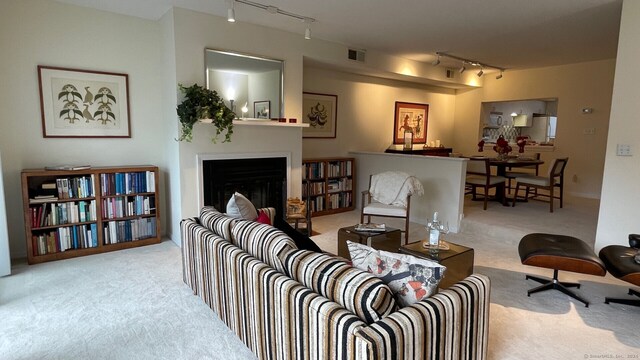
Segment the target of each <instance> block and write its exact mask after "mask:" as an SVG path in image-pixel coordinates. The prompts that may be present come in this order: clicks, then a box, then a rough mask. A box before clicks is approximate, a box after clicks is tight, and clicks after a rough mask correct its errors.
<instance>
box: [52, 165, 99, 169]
mask: <svg viewBox="0 0 640 360" xmlns="http://www.w3.org/2000/svg"><path fill="white" fill-rule="evenodd" d="M44 169H45V170H88V169H91V165H53V166H45V167H44Z"/></svg>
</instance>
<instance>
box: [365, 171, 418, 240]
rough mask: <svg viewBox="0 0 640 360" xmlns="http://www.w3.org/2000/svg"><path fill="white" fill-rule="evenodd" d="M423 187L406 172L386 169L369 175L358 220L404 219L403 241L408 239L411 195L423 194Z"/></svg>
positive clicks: (368, 221)
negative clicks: (376, 218)
mask: <svg viewBox="0 0 640 360" xmlns="http://www.w3.org/2000/svg"><path fill="white" fill-rule="evenodd" d="M423 194H424V188H423V187H422V184H421V183H420V181H419V180H418V179H417V178H416V177H415V176H411V175H409V174H407V173H404V172H400V171H387V172H383V173H380V174H375V175H371V176H370V177H369V189H368V190H365V191H363V192H362V211H361V213H360V222H361V223H364V222H365V221H364V217H365V216H366V217H367V223H370V222H371V216H380V217H391V218H403V219H405V227H404V230H403V231H402V232H403V233H404V241H403V242H402V244H403V245H404V244H406V243H407V242H408V239H409V212H410V208H411V196H412V195H418V196H420V195H423Z"/></svg>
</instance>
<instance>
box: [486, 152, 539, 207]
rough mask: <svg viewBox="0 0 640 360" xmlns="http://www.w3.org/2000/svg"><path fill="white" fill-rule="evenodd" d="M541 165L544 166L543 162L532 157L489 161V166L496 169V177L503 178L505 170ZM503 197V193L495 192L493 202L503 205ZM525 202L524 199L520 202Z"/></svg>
mask: <svg viewBox="0 0 640 360" xmlns="http://www.w3.org/2000/svg"><path fill="white" fill-rule="evenodd" d="M542 164H544V161H542V160H539V159H535V158H532V157H508V158H506V159H498V158H491V159H490V160H489V165H491V166H493V167H495V168H496V175H497V176H505V175H506V174H507V168H509V169H511V168H517V167H529V166H536V165H538V166H539V165H542ZM505 187H506V185H505ZM505 196H506V192H505V191H502V192H500V191H496V195H495V197H494V199H493V200H495V201H499V202H500V203H502V204H503V205H504V204H505V202H504V197H505ZM514 196H515V195H514ZM526 200H527V199H526V197H525V199H524V200H522V201H526ZM505 206H509V204H506V205H505Z"/></svg>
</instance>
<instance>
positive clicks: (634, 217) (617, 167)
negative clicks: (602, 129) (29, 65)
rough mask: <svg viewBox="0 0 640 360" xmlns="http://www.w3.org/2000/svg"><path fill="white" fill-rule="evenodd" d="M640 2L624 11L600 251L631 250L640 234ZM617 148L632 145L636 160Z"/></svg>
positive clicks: (629, 3) (598, 241) (598, 242)
mask: <svg viewBox="0 0 640 360" xmlns="http://www.w3.org/2000/svg"><path fill="white" fill-rule="evenodd" d="M639 34H640V2H638V1H625V2H624V4H623V7H622V19H621V24H620V37H619V39H618V56H617V61H616V74H615V81H614V87H613V100H612V104H611V120H610V126H609V138H608V141H607V152H606V162H605V169H604V174H605V175H604V181H603V185H602V199H601V202H600V214H599V219H598V230H597V234H596V244H595V248H596V251H598V250H599V249H601V248H603V247H605V246H607V245H611V244H619V245H628V242H627V235H628V234H630V233H640V224H639V221H638V204H640V190H639V189H638V179H640V140H639V139H638V134H640V121H638V119H639V118H640V108H639V107H638V105H639V101H638V83H639V82H640V71H638V59H639V58H640V36H639ZM617 144H629V145H631V149H632V153H633V156H616V145H617Z"/></svg>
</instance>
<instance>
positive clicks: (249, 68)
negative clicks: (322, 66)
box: [205, 49, 284, 118]
mask: <svg viewBox="0 0 640 360" xmlns="http://www.w3.org/2000/svg"><path fill="white" fill-rule="evenodd" d="M283 74H284V61H282V60H275V59H268V58H264V57H259V56H252V55H247V54H239V53H234V52H229V51H222V50H214V49H205V76H206V83H207V88H208V89H211V90H215V91H217V92H218V94H219V95H220V96H221V97H222V98H223V99H224V100H225V102H226V104H227V106H229V107H230V108H231V109H232V110H233V111H234V112H235V113H236V114H237V115H238V117H246V118H280V117H284V115H283V114H284V111H283V108H284V104H283V101H282V99H283ZM245 104H246V107H247V112H246V113H243V112H242V108H243V107H244V106H245Z"/></svg>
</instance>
